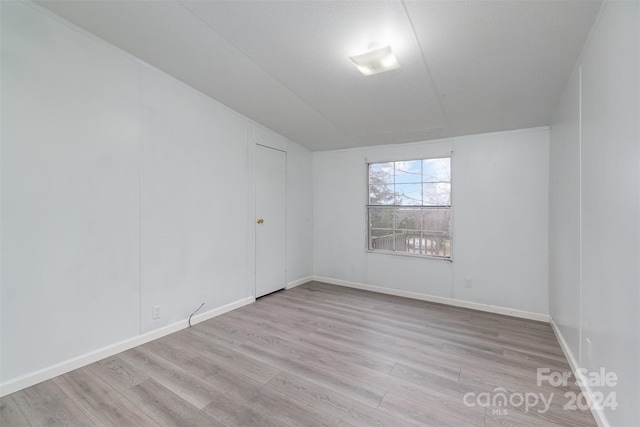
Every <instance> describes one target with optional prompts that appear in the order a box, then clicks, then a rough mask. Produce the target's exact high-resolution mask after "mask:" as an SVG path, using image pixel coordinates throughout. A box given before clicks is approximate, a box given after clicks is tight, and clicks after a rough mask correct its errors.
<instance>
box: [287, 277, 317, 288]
mask: <svg viewBox="0 0 640 427" xmlns="http://www.w3.org/2000/svg"><path fill="white" fill-rule="evenodd" d="M312 280H313V276H307V277H303V278H302V279H298V280H294V281H293V282H289V283H287V287H286V288H285V289H291V288H295V287H296V286H300V285H304V284H305V283H307V282H310V281H312Z"/></svg>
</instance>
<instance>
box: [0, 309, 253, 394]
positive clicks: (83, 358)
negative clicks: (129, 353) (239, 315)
mask: <svg viewBox="0 0 640 427" xmlns="http://www.w3.org/2000/svg"><path fill="white" fill-rule="evenodd" d="M254 301H255V298H254V297H248V298H243V299H240V300H238V301H234V302H232V303H229V304H226V305H223V306H222V307H218V308H214V309H212V310H209V311H206V312H204V313H201V314H197V315H194V316H193V317H192V318H191V324H192V325H195V324H197V323H200V322H204V321H205V320H208V319H211V318H213V317H216V316H219V315H221V314H224V313H227V312H229V311H232V310H235V309H236V308H240V307H243V306H245V305H247V304H251V303H252V302H254ZM187 327H189V322H188V319H184V320H180V321H179V322H175V323H172V324H171V325H167V326H163V327H161V328H158V329H155V330H153V331H150V332H146V333H144V334H141V335H137V336H135V337H131V338H128V339H126V340H124V341H120V342H118V343H115V344H112V345H109V346H107V347H103V348H101V349H98V350H95V351H92V352H90V353H86V354H83V355H80V356H77V357H74V358H73V359H69V360H65V361H64V362H60V363H57V364H55V365H52V366H48V367H46V368H44V369H40V370H39V371H35V372H32V373H30V374H27V375H24V376H22V377H19V378H16V379H14V380H10V381H7V382H5V383H2V384H0V397H2V396H6V395H8V394H11V393H15V392H16V391H19V390H22V389H24V388H27V387H31V386H32V385H36V384H38V383H41V382H43V381H46V380H49V379H51V378H54V377H57V376H58V375H62V374H66V373H67V372H70V371H73V370H74V369H78V368H82V367H83V366H87V365H90V364H91V363H94V362H97V361H99V360H102V359H104V358H107V357H111V356H113V355H115V354H118V353H121V352H123V351H125V350H129V349H130V348H133V347H137V346H139V345H142V344H145V343H148V342H149V341H153V340H156V339H158V338H162V337H164V336H165V335H169V334H172V333H174V332H177V331H179V330H181V329H185V328H187Z"/></svg>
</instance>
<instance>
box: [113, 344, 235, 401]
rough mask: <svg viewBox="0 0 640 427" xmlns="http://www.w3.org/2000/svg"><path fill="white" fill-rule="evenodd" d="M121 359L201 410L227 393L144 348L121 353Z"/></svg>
mask: <svg viewBox="0 0 640 427" xmlns="http://www.w3.org/2000/svg"><path fill="white" fill-rule="evenodd" d="M119 357H120V358H121V359H122V360H124V361H125V362H127V363H129V364H130V365H133V366H134V367H136V368H137V369H139V370H141V371H143V372H145V373H146V374H147V375H149V377H150V378H153V379H154V380H155V381H156V382H158V383H159V384H162V385H163V386H164V387H166V388H167V389H169V390H171V391H172V392H173V393H175V394H177V395H178V396H180V397H182V398H183V399H185V400H186V401H187V402H189V403H191V404H192V405H194V406H195V407H197V408H199V409H202V408H204V407H205V406H207V405H208V404H209V403H211V401H212V400H213V399H214V398H215V397H217V396H218V395H220V394H222V393H224V392H225V390H221V389H215V388H214V387H212V386H211V385H210V384H207V383H204V382H203V381H202V380H201V379H200V378H198V377H196V376H194V375H192V374H190V373H188V372H187V371H185V370H184V369H183V368H181V367H179V366H177V365H174V364H172V363H170V362H168V361H166V360H165V359H162V358H161V357H160V356H156V355H154V354H153V353H151V352H149V351H148V350H146V349H144V348H142V347H137V348H134V349H131V350H128V351H125V352H124V353H120V354H119Z"/></svg>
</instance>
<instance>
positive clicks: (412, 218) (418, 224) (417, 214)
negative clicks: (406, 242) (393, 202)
mask: <svg viewBox="0 0 640 427" xmlns="http://www.w3.org/2000/svg"><path fill="white" fill-rule="evenodd" d="M395 229H396V232H407V231H417V232H418V233H420V230H421V229H422V208H397V210H396V215H395Z"/></svg>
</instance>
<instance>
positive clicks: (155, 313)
mask: <svg viewBox="0 0 640 427" xmlns="http://www.w3.org/2000/svg"><path fill="white" fill-rule="evenodd" d="M152 316H153V318H154V319H159V318H160V306H159V305H154V306H153V313H152Z"/></svg>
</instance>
